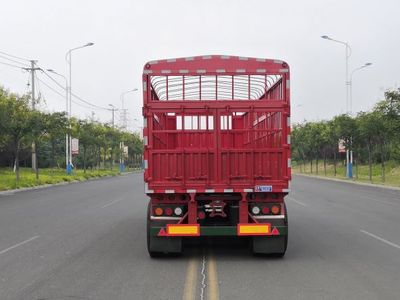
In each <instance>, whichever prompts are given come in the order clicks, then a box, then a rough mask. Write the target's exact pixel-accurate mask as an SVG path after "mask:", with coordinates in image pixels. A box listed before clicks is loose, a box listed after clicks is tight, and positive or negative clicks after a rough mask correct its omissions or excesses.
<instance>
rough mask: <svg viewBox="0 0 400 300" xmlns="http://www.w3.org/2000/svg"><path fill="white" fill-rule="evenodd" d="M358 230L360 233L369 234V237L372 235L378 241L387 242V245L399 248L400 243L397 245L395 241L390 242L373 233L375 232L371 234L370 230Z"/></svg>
mask: <svg viewBox="0 0 400 300" xmlns="http://www.w3.org/2000/svg"><path fill="white" fill-rule="evenodd" d="M360 231H361V232H362V233H364V234H366V235H369V236H370V237H373V238H375V239H377V240H378V241H381V242H384V243H385V244H388V245H390V246H392V247H395V248H397V249H400V245H397V244H395V243H392V242H391V241H388V240H385V239H384V238H381V237H380V236H377V235H375V234H373V233H371V232H368V231H365V230H362V229H360Z"/></svg>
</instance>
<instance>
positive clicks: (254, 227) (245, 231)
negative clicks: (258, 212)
mask: <svg viewBox="0 0 400 300" xmlns="http://www.w3.org/2000/svg"><path fill="white" fill-rule="evenodd" d="M237 234H238V235H269V234H271V224H270V223H264V224H238V225H237Z"/></svg>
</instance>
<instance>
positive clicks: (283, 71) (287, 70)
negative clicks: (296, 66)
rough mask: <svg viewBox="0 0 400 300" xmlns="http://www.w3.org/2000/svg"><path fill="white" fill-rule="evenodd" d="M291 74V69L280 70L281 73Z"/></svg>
mask: <svg viewBox="0 0 400 300" xmlns="http://www.w3.org/2000/svg"><path fill="white" fill-rule="evenodd" d="M287 72H289V69H279V73H287Z"/></svg>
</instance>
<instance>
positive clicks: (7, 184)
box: [0, 168, 119, 191]
mask: <svg viewBox="0 0 400 300" xmlns="http://www.w3.org/2000/svg"><path fill="white" fill-rule="evenodd" d="M118 174H119V171H118V170H117V169H114V170H110V169H108V170H107V169H104V170H86V173H85V172H84V171H83V170H74V171H73V174H71V175H67V174H66V173H65V170H64V169H54V170H53V169H40V170H39V179H38V180H36V175H35V173H33V172H32V171H31V169H30V168H21V169H20V180H19V182H18V183H17V181H16V179H15V173H14V172H13V170H12V169H10V168H1V169H0V191H6V190H12V189H18V188H27V187H35V186H40V185H45V184H56V183H61V182H71V181H84V180H87V179H90V178H96V177H104V176H117V175H118Z"/></svg>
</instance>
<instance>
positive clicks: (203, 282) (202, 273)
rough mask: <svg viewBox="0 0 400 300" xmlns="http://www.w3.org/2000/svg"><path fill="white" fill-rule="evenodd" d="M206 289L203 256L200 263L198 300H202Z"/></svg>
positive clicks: (204, 260)
mask: <svg viewBox="0 0 400 300" xmlns="http://www.w3.org/2000/svg"><path fill="white" fill-rule="evenodd" d="M205 288H206V254H205V253H204V254H203V259H202V261H201V288H200V300H204V289H205Z"/></svg>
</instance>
